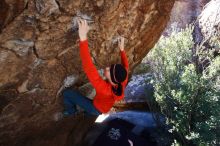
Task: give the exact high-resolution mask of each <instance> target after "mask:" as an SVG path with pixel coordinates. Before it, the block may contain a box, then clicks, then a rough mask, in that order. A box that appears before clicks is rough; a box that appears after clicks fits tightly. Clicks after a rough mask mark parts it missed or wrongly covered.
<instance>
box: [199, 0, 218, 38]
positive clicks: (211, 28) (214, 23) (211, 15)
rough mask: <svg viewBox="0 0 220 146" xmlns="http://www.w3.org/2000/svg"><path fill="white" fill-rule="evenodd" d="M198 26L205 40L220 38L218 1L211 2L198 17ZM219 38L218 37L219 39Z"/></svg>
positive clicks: (212, 0)
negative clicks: (213, 37)
mask: <svg viewBox="0 0 220 146" xmlns="http://www.w3.org/2000/svg"><path fill="white" fill-rule="evenodd" d="M199 25H200V27H201V31H202V33H203V35H204V36H205V38H206V39H209V38H210V37H212V36H213V35H218V36H220V1H219V0H211V1H210V2H209V3H208V4H207V5H206V6H205V8H204V10H203V11H202V13H201V14H200V16H199ZM219 38H220V37H219Z"/></svg>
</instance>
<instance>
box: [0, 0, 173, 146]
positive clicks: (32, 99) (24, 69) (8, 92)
mask: <svg viewBox="0 0 220 146" xmlns="http://www.w3.org/2000/svg"><path fill="white" fill-rule="evenodd" d="M0 3H1V5H0V8H4V9H1V10H0V29H2V30H1V34H0V66H1V68H0V113H1V114H0V145H5V146H6V145H10V146H11V145H29V144H30V141H29V143H27V139H31V137H32V138H35V140H36V139H37V140H39V139H40V138H41V137H42V133H44V131H49V130H50V129H53V126H51V125H56V121H57V119H59V118H57V114H56V113H57V112H59V111H61V110H62V104H61V103H62V102H61V98H62V97H61V96H59V95H60V94H59V93H60V91H62V89H63V88H65V87H67V86H74V87H75V88H78V87H81V86H85V85H86V83H87V82H88V80H87V78H86V76H85V74H84V73H83V71H82V68H81V60H80V58H79V40H78V32H77V25H76V18H77V17H81V18H84V19H87V20H88V21H89V24H90V25H91V27H92V30H91V31H90V33H89V37H88V38H89V45H90V48H91V55H92V58H93V60H94V63H95V64H96V65H97V68H98V69H101V68H103V67H105V66H108V65H110V64H111V63H116V62H118V61H119V60H120V57H119V50H118V49H117V48H116V46H117V43H116V42H117V38H118V36H120V35H122V36H124V37H125V38H126V49H125V50H126V53H127V56H128V59H129V64H130V74H131V73H132V71H133V69H134V67H135V66H136V65H137V64H139V63H140V62H141V60H142V59H143V57H145V56H146V54H147V53H148V52H149V50H150V49H151V48H152V47H153V46H154V44H155V43H156V42H157V41H158V39H159V37H160V35H161V33H162V31H163V30H164V28H165V27H166V24H167V22H168V21H169V17H170V12H171V9H172V7H173V4H174V0H169V1H168V0H147V1H145V0H144V1H143V0H126V1H120V0H95V1H90V0H29V1H28V0H1V2H0ZM2 12H3V13H2ZM9 15H10V16H9ZM17 15H18V16H17ZM16 16H17V17H16ZM78 129H79V128H78ZM53 131H54V129H53ZM44 138H45V137H44ZM58 138H59V137H58ZM45 139H46V138H45ZM63 139H65V138H63ZM56 140H57V139H56ZM45 141H46V140H45ZM48 143H49V140H48V141H46V142H45V143H43V144H42V143H38V144H39V145H50V144H48ZM31 145H33V143H32V144H31Z"/></svg>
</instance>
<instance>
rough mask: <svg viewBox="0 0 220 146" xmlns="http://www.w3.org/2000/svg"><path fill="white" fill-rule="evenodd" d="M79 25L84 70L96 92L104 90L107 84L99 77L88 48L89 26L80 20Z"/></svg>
mask: <svg viewBox="0 0 220 146" xmlns="http://www.w3.org/2000/svg"><path fill="white" fill-rule="evenodd" d="M78 25H79V38H80V58H81V60H82V66H83V70H84V72H85V73H86V75H87V77H88V79H89V81H90V82H91V84H92V85H93V87H94V88H95V89H96V90H102V89H103V87H105V86H106V85H105V84H107V83H106V82H105V81H104V80H103V79H102V78H101V76H100V75H99V73H98V71H97V69H96V67H95V65H94V64H93V62H92V59H91V56H90V52H89V47H88V40H87V33H88V32H89V26H88V24H87V22H86V20H81V19H79V20H78Z"/></svg>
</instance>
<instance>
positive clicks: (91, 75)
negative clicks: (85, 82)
mask: <svg viewBox="0 0 220 146" xmlns="http://www.w3.org/2000/svg"><path fill="white" fill-rule="evenodd" d="M120 54H121V63H122V65H123V66H124V67H125V69H126V70H127V72H128V68H129V64H128V60H127V57H126V54H125V51H120ZM80 58H81V60H82V66H83V70H84V72H85V73H86V75H87V77H88V79H89V81H90V82H91V84H92V86H93V87H94V88H95V90H96V95H95V97H94V100H93V104H94V106H95V107H96V109H98V110H99V111H100V112H102V113H107V112H108V111H109V110H110V109H111V108H112V106H113V104H114V103H115V101H118V100H121V99H123V98H124V90H125V87H126V85H127V82H128V76H127V77H126V79H125V81H124V82H122V87H123V93H122V95H121V96H117V95H115V94H114V93H113V91H112V85H111V84H110V83H109V82H108V81H105V80H103V79H102V77H101V76H100V75H99V73H98V71H97V69H96V67H95V65H94V64H93V62H92V59H91V56H90V51H89V47H88V40H85V41H80Z"/></svg>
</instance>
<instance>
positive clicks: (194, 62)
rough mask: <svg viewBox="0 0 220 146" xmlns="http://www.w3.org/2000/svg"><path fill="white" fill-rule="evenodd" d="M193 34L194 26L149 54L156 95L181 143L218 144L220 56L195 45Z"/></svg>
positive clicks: (175, 32) (182, 31) (162, 40)
mask: <svg viewBox="0 0 220 146" xmlns="http://www.w3.org/2000/svg"><path fill="white" fill-rule="evenodd" d="M192 32H193V27H192V26H188V27H187V28H186V29H184V30H181V31H179V32H177V31H173V32H172V33H171V35H170V36H169V37H161V38H160V40H159V42H158V43H157V44H156V45H155V47H154V48H153V49H152V50H151V52H150V53H149V54H148V56H147V60H148V61H149V62H150V64H151V69H152V73H153V80H152V83H153V85H154V88H155V93H154V96H155V98H156V101H157V102H158V103H159V105H160V107H161V110H162V113H164V114H165V115H166V116H167V123H168V124H170V125H172V127H173V129H172V130H171V131H175V132H177V133H179V135H181V136H180V137H182V138H181V140H180V139H177V142H178V143H179V144H182V145H188V144H189V143H193V144H196V145H201V146H203V145H204V146H206V145H219V144H220V56H217V57H214V55H213V49H211V48H209V49H208V48H207V47H204V45H203V44H202V45H200V46H199V45H198V46H196V45H195V44H194V42H193V37H192ZM209 40H215V41H216V42H214V43H213V42H212V44H219V43H218V42H217V39H209ZM205 43H206V42H205ZM210 44H211V43H210Z"/></svg>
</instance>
